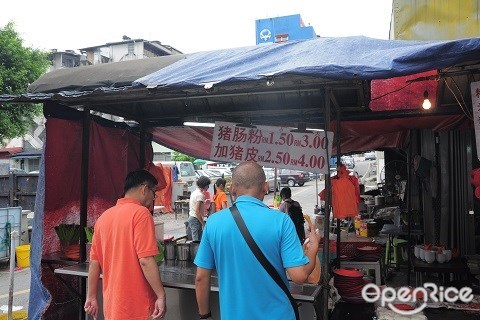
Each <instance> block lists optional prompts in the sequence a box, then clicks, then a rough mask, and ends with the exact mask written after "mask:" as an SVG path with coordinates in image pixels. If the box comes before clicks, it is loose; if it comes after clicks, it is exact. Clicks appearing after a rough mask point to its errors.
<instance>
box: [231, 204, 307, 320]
mask: <svg viewBox="0 0 480 320" xmlns="http://www.w3.org/2000/svg"><path fill="white" fill-rule="evenodd" d="M230 211H231V212H232V216H233V219H234V220H235V223H236V224H237V227H238V229H240V232H241V233H242V235H243V238H244V239H245V241H246V242H247V244H248V246H249V248H250V250H252V252H253V254H254V255H255V257H256V258H257V260H258V261H259V262H260V264H261V265H262V266H263V267H264V268H265V270H266V271H267V272H268V274H269V275H270V276H271V277H272V279H273V280H274V281H275V282H276V283H277V285H278V286H279V287H280V288H281V289H282V290H283V292H285V294H286V295H287V297H288V300H290V303H291V304H292V308H293V311H294V312H295V319H297V320H299V319H300V316H299V314H298V306H297V303H296V302H295V299H293V297H292V294H291V293H290V290H289V289H288V288H287V285H286V284H285V282H283V280H282V278H281V277H280V275H279V274H278V272H277V270H276V269H275V268H274V266H272V264H271V263H270V261H268V259H267V257H265V255H264V254H263V252H262V250H260V248H259V247H258V245H257V243H256V242H255V240H253V237H252V235H251V234H250V231H248V228H247V226H246V225H245V221H243V218H242V216H241V215H240V212H239V211H238V209H237V206H236V205H235V204H234V205H233V206H232V207H230Z"/></svg>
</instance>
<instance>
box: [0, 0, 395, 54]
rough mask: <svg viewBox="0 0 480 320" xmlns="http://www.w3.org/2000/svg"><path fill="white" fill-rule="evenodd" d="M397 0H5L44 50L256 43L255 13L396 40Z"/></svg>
mask: <svg viewBox="0 0 480 320" xmlns="http://www.w3.org/2000/svg"><path fill="white" fill-rule="evenodd" d="M392 1H393V0H290V1H286V0H239V1H232V0H204V1H195V0H189V1H181V0H173V1H162V0H156V1H155V0H153V1H152V0H147V1H118V0H117V1H109V0H104V1H102V0H100V1H57V0H43V1H39V0H26V1H25V0H24V1H20V0H3V1H2V4H1V9H0V10H1V11H0V27H2V28H3V27H4V26H5V25H6V24H7V23H8V22H9V21H13V22H14V23H15V28H16V30H17V31H18V32H19V33H20V35H21V37H22V38H23V39H24V41H25V42H24V44H25V45H26V46H30V47H33V48H37V49H42V50H50V49H58V50H67V49H71V50H77V49H79V48H85V47H90V46H96V45H102V44H105V43H107V42H115V41H121V40H122V36H123V35H127V36H129V37H130V38H132V39H136V38H141V39H145V40H158V41H160V42H162V43H163V44H167V45H170V46H172V47H174V48H176V49H178V50H180V51H182V52H183V53H191V52H197V51H207V50H216V49H223V48H232V47H241V46H250V45H255V20H257V19H263V18H271V17H277V16H285V15H292V14H300V15H301V16H302V19H303V21H304V23H305V24H306V25H311V26H313V28H314V29H315V32H316V34H317V35H319V36H322V37H330V36H331V37H343V36H353V35H365V36H368V37H373V38H379V39H388V34H389V28H390V19H391V8H392Z"/></svg>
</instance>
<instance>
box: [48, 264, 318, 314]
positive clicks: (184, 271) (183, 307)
mask: <svg viewBox="0 0 480 320" xmlns="http://www.w3.org/2000/svg"><path fill="white" fill-rule="evenodd" d="M196 268H197V267H196V266H195V265H194V264H193V262H192V261H188V260H187V261H180V260H165V261H164V262H162V263H161V264H160V266H159V269H160V276H161V278H162V282H163V285H164V287H165V292H166V295H167V315H166V317H165V319H166V320H187V319H188V320H191V319H196V318H197V317H198V309H197V301H196V298H195V273H196ZM55 274H56V275H57V276H77V277H83V278H86V277H88V263H80V264H77V265H73V266H68V267H63V268H58V269H55ZM217 280H218V279H217V277H216V274H215V272H213V275H212V280H211V291H212V292H211V295H210V307H211V311H212V314H213V317H214V319H220V312H219V300H218V282H217ZM320 289H321V287H320V286H318V285H309V284H304V285H298V284H295V283H293V282H291V283H290V292H291V293H292V295H293V297H294V298H295V300H296V301H297V303H298V304H299V311H300V319H315V314H320V310H319V294H320ZM99 291H101V285H100V286H99ZM239 294H246V293H239ZM99 304H100V308H102V300H101V297H99ZM101 310H102V309H101ZM315 311H317V312H315ZM97 319H98V320H102V319H103V314H99V317H98V318H97Z"/></svg>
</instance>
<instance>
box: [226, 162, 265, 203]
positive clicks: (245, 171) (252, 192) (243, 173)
mask: <svg viewBox="0 0 480 320" xmlns="http://www.w3.org/2000/svg"><path fill="white" fill-rule="evenodd" d="M265 181H266V178H265V172H264V171H263V169H262V167H261V166H259V165H258V164H257V163H256V162H253V161H248V162H242V163H241V164H239V165H238V166H237V167H236V168H235V169H234V170H233V174H232V192H233V193H234V195H235V196H237V197H238V196H241V195H248V196H252V197H255V198H258V199H261V200H263V197H264V195H265V188H266V182H265Z"/></svg>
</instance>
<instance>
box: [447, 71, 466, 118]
mask: <svg viewBox="0 0 480 320" xmlns="http://www.w3.org/2000/svg"><path fill="white" fill-rule="evenodd" d="M451 79H452V82H453V83H455V85H456V87H457V90H458V91H459V94H460V97H461V98H462V101H463V103H464V105H463V104H462V103H461V102H460V100H459V99H458V97H457V95H456V94H455V92H453V90H452V88H451V87H450V85H449V84H448V82H447V80H446V79H445V78H443V81H444V83H445V86H446V87H447V88H448V90H450V92H451V93H452V95H453V97H454V98H455V100H456V101H457V103H458V105H459V106H460V109H462V112H463V113H464V114H465V116H467V118H469V119H470V120H473V115H472V114H471V113H470V111H469V110H468V108H467V104H466V103H465V99H464V98H463V95H462V93H461V91H460V88H459V87H458V85H457V83H456V82H455V80H454V79H453V78H451Z"/></svg>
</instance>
